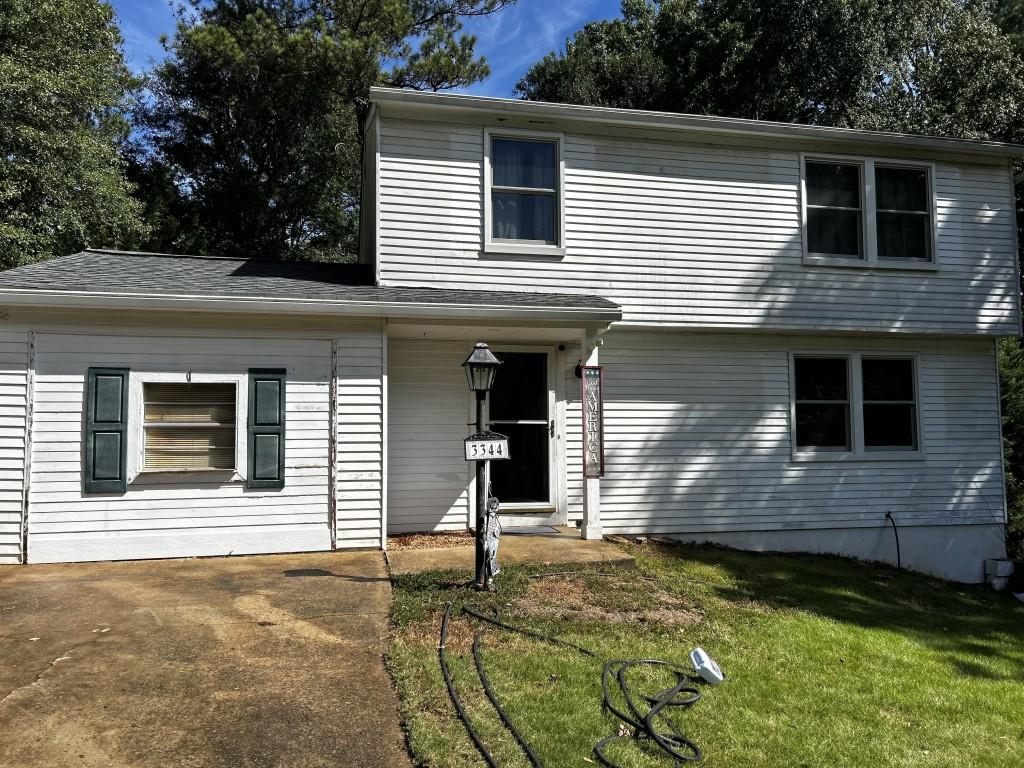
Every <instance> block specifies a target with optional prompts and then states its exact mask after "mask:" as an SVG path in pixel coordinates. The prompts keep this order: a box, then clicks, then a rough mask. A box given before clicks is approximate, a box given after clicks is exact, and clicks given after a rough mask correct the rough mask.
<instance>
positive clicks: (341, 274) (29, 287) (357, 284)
mask: <svg viewBox="0 0 1024 768" xmlns="http://www.w3.org/2000/svg"><path fill="white" fill-rule="evenodd" d="M0 290H2V291H18V290H24V291H40V290H43V291H68V292H69V293H70V292H76V293H81V292H84V293H105V294H108V293H116V294H138V295H146V296H167V297H181V296H200V297H204V298H206V297H226V298H237V299H260V298H263V299H277V300H282V299H283V300H287V299H296V300H306V301H308V300H323V301H339V302H346V301H350V302H353V301H354V302H381V303H398V304H437V305H446V304H455V305H463V306H507V307H522V308H524V309H529V308H537V309H547V308H551V309H584V310H585V309H592V310H598V311H614V310H618V309H619V306H618V305H617V304H615V303H614V302H612V301H609V300H607V299H604V298H601V297H599V296H587V295H578V294H560V293H520V292H516V291H477V290H448V289H443V288H400V287H378V286H375V285H374V284H373V272H372V269H371V268H369V267H367V266H365V265H360V264H328V263H310V262H272V261H255V260H247V259H230V258H219V257H209V256H173V255H168V254H153V253H134V252H126V251H83V252H82V253H76V254H73V255H71V256H63V257H61V258H57V259H52V260H50V261H43V262H38V263H35V264H28V265H26V266H23V267H17V268H15V269H11V270H7V271H6V272H0Z"/></svg>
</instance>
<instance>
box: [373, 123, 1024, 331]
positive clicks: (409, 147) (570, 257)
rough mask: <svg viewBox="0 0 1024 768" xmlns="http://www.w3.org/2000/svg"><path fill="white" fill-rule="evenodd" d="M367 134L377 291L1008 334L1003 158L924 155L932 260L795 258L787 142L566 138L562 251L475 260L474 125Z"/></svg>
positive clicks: (747, 322) (1010, 300)
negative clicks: (593, 298) (558, 299)
mask: <svg viewBox="0 0 1024 768" xmlns="http://www.w3.org/2000/svg"><path fill="white" fill-rule="evenodd" d="M380 128H381V144H380V206H381V208H380V221H379V228H380V241H379V249H380V254H379V259H380V264H379V269H380V275H381V280H382V282H383V284H385V285H425V286H438V287H447V288H466V289H473V290H476V289H479V288H480V287H481V286H482V285H486V286H487V287H488V288H493V289H496V290H513V291H545V290H547V291H559V292H575V293H587V294H598V295H601V296H605V297H607V298H609V299H612V300H614V301H616V302H619V303H620V304H622V306H623V314H624V319H625V320H626V321H628V322H637V323H652V324H654V323H658V324H661V323H664V324H669V325H677V326H682V327H709V328H732V329H736V328H773V329H786V328H792V329H807V330H818V329H822V330H826V331H827V330H854V331H858V330H859V331H878V332H885V333H888V332H892V331H903V332H924V333H949V334H974V333H988V334H1015V333H1016V332H1017V322H1018V321H1017V308H1016V297H1015V291H1016V257H1015V227H1014V207H1013V197H1012V190H1011V187H1010V179H1009V171H1008V168H1007V167H1006V166H1005V165H999V166H986V165H981V164H953V163H947V162H939V163H936V164H935V165H934V178H933V184H934V197H935V201H936V211H935V216H936V221H937V235H936V249H935V261H936V265H935V267H930V265H928V266H929V267H930V269H931V271H928V270H922V271H917V272H908V271H904V270H894V269H883V268H877V269H872V268H869V267H867V266H865V267H862V268H851V267H848V266H847V267H829V266H809V265H805V264H804V263H803V255H802V254H803V244H802V235H801V226H800V156H799V147H796V146H794V148H793V149H792V150H781V149H780V150H768V149H759V148H757V147H753V146H751V147H743V146H715V145H713V144H686V143H682V142H668V141H657V140H653V139H651V140H645V139H642V138H630V139H627V138H610V137H604V136H596V135H584V134H578V133H567V134H565V136H564V140H563V158H564V164H565V180H564V185H565V200H564V207H565V228H566V231H565V243H564V245H565V255H564V257H562V258H560V259H550V260H546V259H543V258H541V257H534V258H531V257H527V256H517V257H508V258H503V257H501V256H500V255H495V254H488V255H486V256H482V255H481V246H482V231H483V230H482V224H483V206H482V201H483V189H482V179H481V162H482V160H481V158H482V152H483V133H484V132H483V129H482V128H481V127H479V126H468V125H465V126H463V125H454V124H447V123H434V122H426V121H420V122H417V121H410V120H403V121H401V122H398V121H394V120H381V122H380ZM878 159H879V161H881V158H878ZM897 160H898V159H897ZM887 162H888V161H887ZM897 164H898V162H897Z"/></svg>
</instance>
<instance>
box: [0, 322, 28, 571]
mask: <svg viewBox="0 0 1024 768" xmlns="http://www.w3.org/2000/svg"><path fill="white" fill-rule="evenodd" d="M27 372H28V334H27V333H25V332H24V331H22V332H13V331H8V332H2V333H0V564H3V563H17V562H18V561H19V559H20V557H21V515H22V496H23V490H24V481H25V426H26V425H25V422H26V413H27V402H28V400H27V391H28V373H27Z"/></svg>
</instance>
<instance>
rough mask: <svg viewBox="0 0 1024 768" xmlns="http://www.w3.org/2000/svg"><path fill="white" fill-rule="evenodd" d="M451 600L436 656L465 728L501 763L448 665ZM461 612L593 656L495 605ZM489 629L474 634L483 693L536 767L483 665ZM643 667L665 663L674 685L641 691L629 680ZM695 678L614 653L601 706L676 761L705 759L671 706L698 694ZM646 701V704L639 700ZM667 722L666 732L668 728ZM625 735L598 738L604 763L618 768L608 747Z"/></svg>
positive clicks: (491, 762) (597, 753)
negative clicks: (521, 623)
mask: <svg viewBox="0 0 1024 768" xmlns="http://www.w3.org/2000/svg"><path fill="white" fill-rule="evenodd" d="M451 609H452V604H451V603H448V605H447V606H445V611H444V618H443V619H442V620H441V641H440V644H439V645H438V658H439V660H440V663H441V674H442V677H444V681H445V686H446V687H447V688H448V695H449V697H450V698H451V700H452V704H454V705H455V712H456V714H457V715H458V717H459V719H460V720H461V721H462V724H463V725H464V726H465V728H466V732H467V733H468V734H469V737H470V739H471V740H472V742H473V744H474V746H475V747H476V749H477V751H478V752H479V753H480V755H481V756H482V757H483V759H484V762H485V763H486V764H487V765H488V766H489V768H497V763H496V762H495V759H494V756H493V755H491V753H490V752H489V751H488V750H487V747H486V746H485V745H484V743H483V741H482V740H481V739H480V735H479V734H478V733H477V732H476V729H475V728H474V727H473V725H472V723H471V722H470V720H469V716H468V714H467V713H466V710H465V707H464V706H463V704H462V702H461V701H460V700H459V697H458V695H457V693H456V691H455V683H454V681H453V680H452V676H451V672H450V671H449V669H448V663H447V659H446V657H445V645H446V644H447V639H448V622H449V620H450V619H451ZM462 611H463V613H465V614H466V615H467V616H471V617H473V618H475V619H478V620H479V621H483V622H486V623H487V624H491V625H493V626H496V627H500V628H501V629H504V630H507V631H509V632H516V633H518V634H521V635H525V636H527V637H531V638H534V639H535V640H541V641H543V642H547V643H551V644H553V645H559V646H561V647H563V648H569V649H572V650H574V651H576V652H577V653H580V654H582V655H584V656H588V657H591V658H593V657H594V652H593V651H591V650H589V649H588V648H584V647H583V646H581V645H576V644H575V643H570V642H568V641H566V640H562V639H560V638H557V637H552V636H551V635H545V634H543V633H541V632H536V631H534V630H531V629H526V628H524V627H518V626H515V625H513V624H509V623H507V622H505V621H502V619H501V617H500V616H499V615H498V612H497V611H496V610H495V611H494V615H492V616H489V615H487V614H486V613H483V612H482V611H480V610H478V609H476V608H472V607H470V606H463V608H462ZM486 631H487V630H486V629H481V630H479V631H478V632H477V633H476V635H475V637H474V638H473V661H474V663H475V665H476V671H477V676H478V677H479V678H480V683H481V685H482V686H483V689H484V693H485V694H486V695H487V699H488V700H489V701H490V702H491V705H492V706H493V707H494V710H495V712H497V714H498V717H499V718H500V719H501V722H502V724H503V725H504V726H505V728H506V729H508V731H509V732H510V733H511V734H512V736H513V738H515V740H516V743H517V744H519V747H520V748H521V749H522V750H523V753H524V754H525V755H526V758H527V760H529V762H530V765H531V766H533V768H543V764H542V763H541V761H540V759H539V758H538V757H537V755H536V753H535V752H534V751H533V748H532V747H531V746H530V744H529V742H527V741H526V738H525V737H524V736H523V735H522V733H520V732H519V730H518V729H517V728H516V727H515V724H514V723H513V722H512V719H511V718H510V717H509V715H508V713H507V712H506V711H505V708H504V706H503V705H502V704H501V701H500V700H499V699H498V696H497V694H496V693H495V691H494V686H493V685H492V684H491V680H490V677H489V676H488V675H487V670H486V668H485V666H484V662H483V656H482V652H481V648H482V643H483V636H484V634H485V633H486ZM639 667H660V668H662V669H666V670H668V671H669V672H671V673H673V674H674V675H675V676H676V683H675V685H673V686H671V687H669V688H666V689H664V690H662V691H660V692H659V693H657V694H655V695H653V696H649V695H647V694H641V695H639V696H637V695H635V694H634V693H633V690H632V689H631V688H630V686H629V682H628V679H627V677H628V674H629V671H630V670H633V669H636V668H639ZM613 679H614V680H615V681H616V683H617V684H618V688H619V692H620V694H621V697H622V699H623V700H624V701H625V702H626V707H627V709H628V712H627V711H623V710H622V709H620V708H619V707H618V706H616V704H615V703H614V701H613V698H612V695H611V687H612V686H611V681H612V680H613ZM695 682H699V679H698V678H694V677H691V676H690V675H689V673H688V671H687V670H686V669H685V668H684V667H682V666H681V665H679V664H676V663H674V662H670V661H661V660H659V659H614V660H612V661H609V662H608V663H606V664H605V665H604V669H603V670H602V673H601V691H602V698H603V701H602V708H603V709H604V710H605V711H606V712H609V713H611V714H612V715H614V716H615V717H617V718H619V719H620V720H622V721H623V722H624V723H626V724H628V725H629V726H631V727H632V729H633V730H632V733H631V734H630V735H631V736H632V738H633V739H634V740H635V741H637V742H642V741H648V742H650V743H651V744H653V745H655V746H656V747H658V748H659V749H660V751H661V753H662V754H663V755H664V756H665V757H667V758H670V759H671V760H672V762H673V765H674V766H675V767H676V768H679V766H681V765H682V764H683V763H687V762H694V761H697V760H700V759H701V751H700V749H699V748H698V747H697V745H696V744H694V743H693V742H692V741H690V740H689V739H688V738H687V737H686V736H685V735H684V733H683V731H682V730H681V729H680V728H679V726H678V725H677V724H676V723H675V721H674V720H673V719H672V718H671V717H669V715H668V711H667V710H668V709H669V708H670V707H683V708H686V707H690V706H691V705H693V704H695V703H696V702H697V701H699V700H700V698H701V695H700V692H699V691H698V690H697V689H696V688H695V687H693V685H694V683H695ZM641 702H642V704H641ZM659 723H660V724H663V727H662V728H661V729H660V730H659V726H658V724H659ZM666 728H667V732H664V731H665V729H666ZM621 738H625V736H622V735H618V734H616V735H613V736H608V737H607V738H604V739H602V740H601V741H599V742H598V743H597V744H596V745H595V747H594V757H596V758H597V761H598V762H599V763H600V764H601V765H603V766H606V768H618V765H617V764H616V763H614V762H612V761H611V759H610V758H609V757H608V756H607V754H606V753H607V748H608V747H609V746H610V745H611V744H612V743H614V742H616V741H618V740H619V739H621Z"/></svg>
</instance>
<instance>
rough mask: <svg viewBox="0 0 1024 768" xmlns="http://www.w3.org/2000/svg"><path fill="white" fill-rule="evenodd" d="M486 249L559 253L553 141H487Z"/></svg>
mask: <svg viewBox="0 0 1024 768" xmlns="http://www.w3.org/2000/svg"><path fill="white" fill-rule="evenodd" d="M487 142H488V154H487V158H488V164H487V168H488V173H489V176H488V195H489V201H488V206H487V211H488V217H489V220H488V222H487V224H486V227H487V230H486V231H487V245H488V246H491V247H492V248H493V247H494V246H497V248H494V249H495V250H511V251H516V250H521V249H527V250H529V249H534V250H536V249H540V250H541V251H549V252H550V251H552V250H558V249H559V247H560V246H561V240H562V235H561V233H562V221H561V218H562V214H561V201H560V189H561V178H560V176H561V172H560V168H561V160H560V157H559V155H560V152H559V141H558V140H557V139H541V138H520V137H518V136H490V135H488V138H487Z"/></svg>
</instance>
